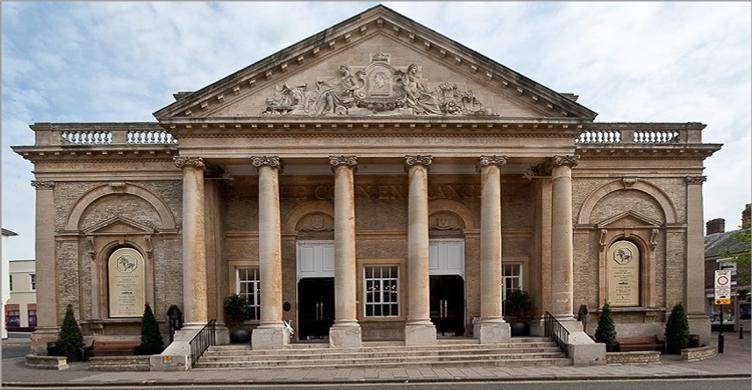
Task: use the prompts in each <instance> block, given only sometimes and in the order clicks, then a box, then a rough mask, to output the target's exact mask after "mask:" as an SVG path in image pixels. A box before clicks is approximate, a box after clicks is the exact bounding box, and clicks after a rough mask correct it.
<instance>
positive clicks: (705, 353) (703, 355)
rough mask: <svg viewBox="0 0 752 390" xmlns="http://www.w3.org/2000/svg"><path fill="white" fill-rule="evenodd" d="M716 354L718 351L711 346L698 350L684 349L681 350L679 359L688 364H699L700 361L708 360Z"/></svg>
mask: <svg viewBox="0 0 752 390" xmlns="http://www.w3.org/2000/svg"><path fill="white" fill-rule="evenodd" d="M717 354H718V350H717V349H715V347H713V346H710V345H708V346H705V347H698V348H684V349H682V350H681V359H682V360H686V361H688V362H699V361H700V360H705V359H710V358H712V357H715V356H716V355H717Z"/></svg>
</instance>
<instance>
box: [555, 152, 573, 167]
mask: <svg viewBox="0 0 752 390" xmlns="http://www.w3.org/2000/svg"><path fill="white" fill-rule="evenodd" d="M579 161H580V156H578V155H576V154H574V155H566V156H553V157H552V158H551V164H552V165H553V166H555V167H560V166H564V165H566V166H568V167H570V168H572V167H575V166H577V164H578V163H579Z"/></svg>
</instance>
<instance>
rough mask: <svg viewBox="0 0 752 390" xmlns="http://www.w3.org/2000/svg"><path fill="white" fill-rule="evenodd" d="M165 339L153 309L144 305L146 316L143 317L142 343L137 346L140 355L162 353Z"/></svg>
mask: <svg viewBox="0 0 752 390" xmlns="http://www.w3.org/2000/svg"><path fill="white" fill-rule="evenodd" d="M163 349H164V341H163V340H162V334H161V333H160V332H159V325H158V324H157V319H156V318H154V313H153V312H152V311H151V306H149V304H148V303H147V304H146V305H144V316H143V317H141V345H139V346H138V347H137V348H136V353H137V354H138V355H155V354H158V353H162V350H163Z"/></svg>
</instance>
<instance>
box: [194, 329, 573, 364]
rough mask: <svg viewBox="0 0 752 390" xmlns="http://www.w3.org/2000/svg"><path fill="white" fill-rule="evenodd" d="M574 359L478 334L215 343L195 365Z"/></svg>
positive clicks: (532, 342) (541, 340)
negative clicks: (352, 342) (347, 344)
mask: <svg viewBox="0 0 752 390" xmlns="http://www.w3.org/2000/svg"><path fill="white" fill-rule="evenodd" d="M571 364H572V361H571V359H569V358H567V357H566V355H565V354H563V353H562V352H561V350H560V349H559V347H558V346H557V344H556V343H555V342H553V341H551V339H549V338H547V337H523V338H513V339H512V340H511V342H509V343H503V344H479V343H478V340H475V339H439V340H438V343H437V344H436V345H431V346H410V347H407V346H405V345H404V342H400V341H374V342H368V341H366V342H364V343H363V346H362V347H360V348H337V349H334V348H329V344H327V343H300V344H290V345H288V346H287V347H286V348H284V349H282V350H251V348H250V347H249V346H248V345H217V346H211V347H209V349H208V350H207V351H206V352H205V353H204V354H203V356H201V358H200V359H199V360H198V362H196V365H195V367H194V368H212V369H223V368H224V369H236V368H242V369H269V368H298V369H299V368H397V367H404V368H408V367H479V366H485V367H495V366H503V367H522V366H568V365H571Z"/></svg>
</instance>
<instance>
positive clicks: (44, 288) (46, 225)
mask: <svg viewBox="0 0 752 390" xmlns="http://www.w3.org/2000/svg"><path fill="white" fill-rule="evenodd" d="M31 185H32V186H34V187H35V188H36V189H37V194H36V229H35V232H36V240H35V250H36V256H37V261H36V275H37V328H36V330H34V333H32V335H31V351H32V352H33V353H37V354H40V355H46V354H47V343H48V342H53V341H55V340H56V339H57V332H58V315H57V313H58V310H57V276H56V271H55V269H56V266H55V265H56V261H55V197H54V189H55V182H52V181H41V180H35V181H32V182H31ZM2 277H4V278H7V276H5V275H3V276H2ZM3 298H4V299H7V297H3Z"/></svg>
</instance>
